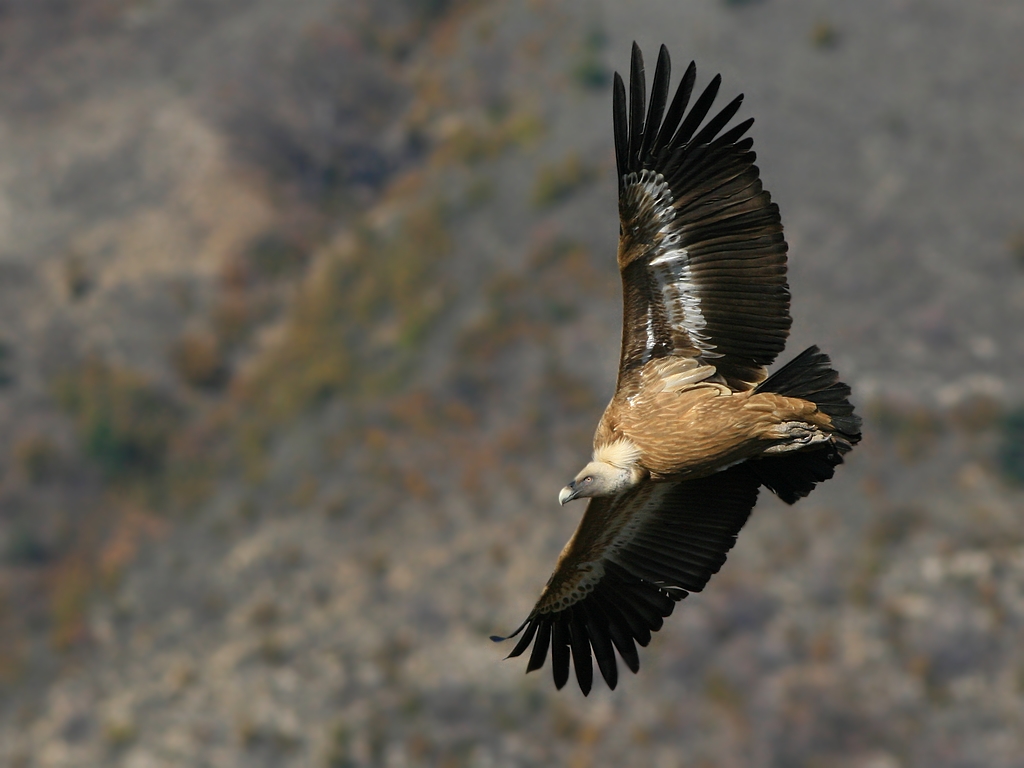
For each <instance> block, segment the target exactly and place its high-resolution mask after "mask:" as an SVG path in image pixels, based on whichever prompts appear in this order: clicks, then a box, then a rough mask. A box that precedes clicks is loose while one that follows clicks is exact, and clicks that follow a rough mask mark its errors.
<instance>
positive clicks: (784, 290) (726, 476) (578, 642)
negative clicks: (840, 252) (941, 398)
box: [492, 43, 860, 694]
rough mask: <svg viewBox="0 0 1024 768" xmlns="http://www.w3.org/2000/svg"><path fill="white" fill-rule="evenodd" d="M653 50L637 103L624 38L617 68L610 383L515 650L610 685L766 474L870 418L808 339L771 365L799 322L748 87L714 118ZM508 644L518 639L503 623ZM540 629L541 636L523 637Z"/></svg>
mask: <svg viewBox="0 0 1024 768" xmlns="http://www.w3.org/2000/svg"><path fill="white" fill-rule="evenodd" d="M669 69H670V64H669V55H668V50H667V49H666V48H665V46H662V47H661V50H660V53H659V56H658V63H657V66H656V67H655V70H654V79H653V83H652V85H651V95H650V102H649V103H646V101H647V100H646V95H647V92H646V85H645V74H644V61H643V56H642V55H641V52H640V49H639V47H638V46H637V45H636V43H634V44H633V50H632V62H631V67H630V77H629V79H630V84H629V98H628V101H627V97H626V91H625V87H624V85H623V82H622V78H621V77H620V76H619V74H618V73H616V74H615V77H614V81H613V98H612V115H613V124H614V139H615V160H616V167H617V171H618V181H619V246H618V265H619V272H620V274H621V277H622V292H623V322H622V347H621V357H620V361H619V372H618V380H617V384H616V389H615V394H614V395H613V396H612V399H611V401H610V402H609V404H608V407H607V408H606V409H605V412H604V415H603V416H602V417H601V421H600V423H599V424H598V425H597V431H596V433H595V435H594V449H593V456H592V460H591V461H590V462H589V463H588V464H587V465H586V466H584V467H583V469H582V470H580V472H579V474H577V475H576V477H575V478H574V479H573V480H572V482H570V483H569V484H568V485H566V486H565V487H564V488H563V489H562V491H561V493H559V495H558V500H559V502H561V503H562V504H565V503H567V502H569V501H572V500H573V499H581V498H587V499H589V500H590V501H589V502H588V505H587V509H586V512H585V513H584V515H583V519H582V521H581V522H580V524H579V526H578V527H577V529H576V531H575V533H574V534H573V535H572V538H571V539H570V540H569V543H568V544H566V545H565V548H564V549H563V550H562V553H561V555H560V556H559V558H558V562H557V564H556V565H555V570H554V573H552V574H551V578H550V579H549V580H548V582H547V585H546V586H545V587H544V589H543V591H542V592H541V595H540V599H539V600H538V601H537V604H536V605H535V606H534V608H533V611H532V612H531V613H530V615H529V616H528V617H527V619H526V621H525V622H523V624H522V625H521V626H520V627H519V628H518V629H517V630H516V631H515V632H513V633H512V634H511V635H509V637H515V636H517V635H520V634H521V635H522V636H521V637H520V638H519V640H518V642H517V644H516V645H515V647H514V648H513V649H512V651H511V653H510V654H509V657H516V656H520V655H521V654H523V653H525V652H526V651H527V650H528V649H530V654H529V662H528V664H527V667H526V671H527V672H530V671H533V670H535V669H539V668H540V667H542V666H543V665H544V662H545V660H546V659H547V656H548V652H549V651H550V653H551V666H552V672H553V675H554V683H555V686H556V687H557V688H559V689H561V688H562V687H563V686H564V685H565V684H566V682H567V681H568V678H569V668H570V662H571V664H572V667H573V668H574V669H575V672H576V680H577V681H578V683H579V686H580V689H581V690H582V691H583V693H584V694H587V693H589V692H590V689H591V686H592V684H593V678H594V666H593V662H594V660H595V659H596V661H597V667H598V669H599V670H600V672H601V675H602V677H604V680H605V682H606V683H607V684H608V687H609V688H615V685H616V683H617V681H618V664H617V660H616V654H617V655H618V656H620V657H621V658H622V661H624V662H625V664H626V666H627V667H629V668H630V669H631V670H632V671H633V672H636V671H637V670H638V669H639V666H640V662H639V657H638V655H637V645H638V644H639V645H641V646H646V645H647V644H648V643H649V642H650V640H651V633H652V632H656V631H658V630H659V629H661V627H662V623H663V620H664V619H665V617H666V616H668V615H669V614H671V613H672V609H673V608H674V606H675V604H676V603H677V602H678V601H680V600H682V599H683V598H684V597H686V596H687V594H689V593H690V592H700V591H701V590H702V589H703V588H704V585H705V584H707V582H708V579H709V578H710V577H711V576H712V574H714V573H717V572H718V569H719V568H721V567H722V564H723V563H724V562H725V557H726V553H727V552H728V551H729V550H730V549H731V548H732V546H733V544H734V543H735V541H736V536H737V534H738V533H739V530H740V528H742V527H743V524H744V523H745V522H746V520H747V518H748V516H749V515H750V512H751V509H752V508H753V506H754V503H755V501H756V500H757V495H758V491H759V490H760V488H761V486H764V487H765V488H767V489H768V490H769V491H771V492H772V493H774V494H775V495H777V496H778V497H779V498H780V499H782V500H783V501H784V502H786V503H788V504H792V503H794V502H795V501H797V500H798V499H800V498H802V497H804V496H806V495H807V494H808V493H810V492H811V490H812V489H813V488H814V487H815V485H817V484H818V483H820V482H822V481H824V480H827V479H829V478H830V477H832V475H833V472H834V471H835V467H836V466H837V465H839V464H841V463H842V461H843V455H844V454H845V453H847V452H848V451H850V450H851V448H852V447H853V446H854V445H855V444H856V443H857V442H858V441H859V440H860V418H859V417H858V416H856V415H855V414H854V409H853V406H852V405H851V404H850V402H849V399H848V398H849V395H850V388H849V387H848V386H847V385H846V384H843V383H842V382H841V381H840V380H839V375H838V373H836V371H835V370H833V368H832V364H831V361H830V360H829V358H828V357H827V356H826V355H825V354H824V353H822V352H821V351H820V350H819V349H818V348H817V347H813V346H812V347H810V348H809V349H806V350H804V351H803V352H801V353H800V354H799V355H797V356H796V357H795V358H793V359H792V360H790V361H789V362H788V363H787V364H786V365H784V366H782V367H781V368H779V369H778V370H776V371H775V372H774V373H772V374H771V375H768V371H767V370H766V369H767V366H770V365H771V364H772V363H773V362H774V360H775V358H776V357H777V356H778V355H779V353H780V352H782V349H783V347H784V346H785V344H786V337H787V336H788V335H789V329H790V324H791V318H790V314H789V300H790V294H789V286H788V284H787V282H786V252H787V245H786V240H785V238H784V236H783V232H782V222H781V219H780V217H779V208H778V206H777V205H776V204H775V203H773V202H772V201H771V196H770V195H769V193H768V192H767V191H766V190H765V189H764V188H763V186H762V185H761V180H760V178H759V173H758V168H757V166H756V165H754V160H755V156H754V152H753V151H752V150H751V147H752V145H753V142H752V140H751V139H750V138H744V135H745V134H746V133H747V130H748V129H749V128H750V126H751V124H752V123H753V119H752V118H748V119H746V120H744V121H742V122H740V123H738V124H736V125H735V126H733V127H731V128H728V129H727V130H726V126H727V124H728V123H729V122H730V120H732V118H733V117H734V116H735V115H736V113H737V111H738V110H739V108H740V104H741V102H742V100H743V96H742V95H740V96H737V97H736V98H735V99H733V100H732V101H730V102H729V103H728V104H727V105H726V106H725V107H723V108H722V109H721V111H718V112H717V113H715V114H714V115H713V116H712V117H710V118H708V116H709V115H711V114H712V104H713V103H714V101H715V97H716V95H717V94H718V90H719V85H720V83H721V77H720V76H716V77H715V78H714V79H713V80H712V81H711V82H710V84H709V85H708V86H707V87H706V88H705V89H704V91H703V92H702V93H701V94H700V95H699V96H698V97H697V98H696V99H695V100H694V101H693V102H692V104H691V96H692V95H693V87H694V81H695V79H696V67H695V65H694V64H693V63H692V62H691V63H690V65H689V67H688V68H687V70H686V72H685V73H684V74H683V77H682V80H681V81H680V83H679V85H678V87H677V88H676V90H675V94H674V95H673V96H672V99H671V101H669V94H670V91H669ZM492 639H493V640H495V641H496V642H497V641H502V640H506V639H508V638H504V637H497V636H495V637H492ZM531 646H532V648H531Z"/></svg>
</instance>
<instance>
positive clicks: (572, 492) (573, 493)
mask: <svg viewBox="0 0 1024 768" xmlns="http://www.w3.org/2000/svg"><path fill="white" fill-rule="evenodd" d="M578 495H579V489H578V488H577V487H576V481H575V480H574V481H573V482H571V483H569V484H568V485H567V486H565V488H563V489H562V490H560V491H559V492H558V503H559V504H565V503H566V502H568V501H572V500H573V499H575V498H576V497H577V496H578Z"/></svg>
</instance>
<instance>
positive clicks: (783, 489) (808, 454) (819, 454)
mask: <svg viewBox="0 0 1024 768" xmlns="http://www.w3.org/2000/svg"><path fill="white" fill-rule="evenodd" d="M755 391H757V392H774V393H775V394H779V395H785V396H786V397H798V398H801V399H803V400H810V401H811V402H812V403H814V404H815V405H816V406H818V410H820V411H821V412H822V413H824V414H826V415H827V416H828V417H829V418H830V419H831V420H832V427H833V428H834V430H835V431H834V432H833V433H832V436H831V439H830V440H829V441H828V442H827V443H825V444H823V445H819V446H818V447H815V448H810V449H807V450H802V451H795V452H793V453H789V454H778V455H775V456H767V457H764V458H761V459H757V460H756V461H752V462H750V468H751V470H752V471H753V472H754V473H755V474H756V475H757V477H758V479H760V480H761V483H762V484H763V485H764V486H765V487H767V488H768V489H769V490H771V491H772V492H774V493H775V494H776V495H777V496H778V497H779V498H780V499H782V500H783V501H785V502H786V503H787V504H792V503H793V502H795V501H796V500H797V499H800V498H803V497H804V496H806V495H807V494H809V493H810V492H811V491H812V490H813V489H814V486H815V485H817V484H818V483H820V482H821V481H823V480H828V479H829V478H830V477H832V475H833V474H834V473H835V468H836V467H837V466H838V465H840V464H842V463H843V454H845V453H848V452H849V451H850V450H851V449H852V448H853V446H854V445H856V444H857V443H859V442H860V437H861V435H860V425H861V420H860V417H859V416H858V415H857V414H855V413H854V412H853V404H852V403H850V401H849V397H850V388H849V387H848V386H847V385H846V384H844V383H843V382H841V381H840V380H839V374H838V373H837V372H836V371H835V370H834V369H833V368H832V361H831V360H829V358H828V355H826V354H825V353H824V352H822V351H821V350H820V349H818V348H817V347H808V348H807V349H805V350H804V351H803V352H801V353H800V354H799V355H797V356H796V357H795V358H793V359H792V360H790V361H789V362H788V363H786V364H785V365H784V366H782V368H780V369H779V370H777V371H776V372H775V373H773V374H772V375H771V376H769V377H768V378H767V379H765V380H764V381H762V382H761V383H760V384H759V385H758V386H757V389H756V390H755Z"/></svg>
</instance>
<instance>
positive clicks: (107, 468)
mask: <svg viewBox="0 0 1024 768" xmlns="http://www.w3.org/2000/svg"><path fill="white" fill-rule="evenodd" d="M54 395H55V397H56V399H57V402H58V403H59V404H60V406H61V407H62V408H63V409H64V410H65V411H67V412H68V413H69V414H70V415H71V416H72V418H73V419H74V421H75V427H76V429H77V432H78V436H79V440H80V443H81V446H82V450H83V451H84V453H85V454H86V455H87V456H89V457H90V458H91V459H93V460H94V461H96V463H97V464H99V466H100V467H101V468H102V469H103V470H104V472H105V473H106V474H107V475H108V476H110V477H112V478H127V477H130V476H133V475H138V474H146V475H148V474H152V473H153V472H156V471H157V470H159V469H161V467H162V466H163V462H164V458H165V456H166V453H167V447H168V444H169V442H170V440H171V436H172V434H173V433H174V432H175V430H176V429H177V428H178V427H179V425H180V424H181V422H182V418H183V414H182V412H181V410H180V409H179V407H178V406H177V404H176V403H175V402H174V401H173V400H172V399H171V397H170V396H169V395H167V394H165V393H164V392H162V391H161V390H159V389H157V388H156V387H155V386H153V385H152V384H151V383H150V382H149V381H148V380H147V379H146V378H144V377H142V376H140V375H139V374H137V373H134V372H133V371H129V370H126V369H123V368H118V367H116V366H114V365H111V364H110V363H107V362H105V361H103V360H100V359H99V358H90V359H89V360H87V361H86V362H85V363H83V364H82V365H80V366H79V367H77V368H75V369H73V370H70V371H68V372H66V373H64V374H62V375H61V376H59V377H58V378H57V380H56V382H55V384H54Z"/></svg>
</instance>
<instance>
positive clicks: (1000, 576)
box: [0, 0, 1024, 768]
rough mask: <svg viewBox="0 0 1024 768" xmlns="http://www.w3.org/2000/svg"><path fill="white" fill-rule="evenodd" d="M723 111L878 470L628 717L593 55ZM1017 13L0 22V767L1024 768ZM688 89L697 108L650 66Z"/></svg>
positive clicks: (480, 11) (723, 594)
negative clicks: (545, 652) (573, 498)
mask: <svg viewBox="0 0 1024 768" xmlns="http://www.w3.org/2000/svg"><path fill="white" fill-rule="evenodd" d="M634 39H635V40H637V41H638V42H639V43H640V44H641V46H642V47H643V49H644V50H645V52H646V53H647V57H648V62H649V64H653V61H654V59H655V57H656V55H657V46H658V44H660V43H662V42H664V43H666V44H667V45H668V46H669V48H670V50H671V52H672V55H673V57H674V64H675V77H678V76H679V75H680V74H681V72H682V71H683V69H684V68H685V66H686V64H687V63H688V62H689V60H690V59H691V58H692V59H696V61H697V64H698V87H703V85H704V84H705V83H706V82H707V81H708V80H709V79H710V78H711V77H712V76H713V75H714V74H715V73H717V72H721V73H722V74H723V77H724V85H723V93H722V96H723V103H724V101H725V99H726V98H730V97H731V96H732V95H734V94H736V93H739V92H745V93H746V94H747V97H746V102H745V104H744V107H743V109H742V111H741V113H740V118H744V117H746V116H750V115H753V116H756V118H757V122H756V124H755V125H754V127H753V129H752V134H751V135H753V137H754V139H755V149H756V150H757V151H758V154H759V160H758V163H759V165H760V167H761V171H762V178H763V179H764V182H765V185H766V187H767V188H768V189H769V190H771V192H772V194H773V197H774V199H775V200H776V201H778V202H779V204H780V206H781V208H782V215H783V222H784V224H785V226H786V233H787V237H788V240H789V243H790V258H791V270H790V283H791V287H792V291H793V315H794V326H793V337H792V343H791V345H790V348H789V350H788V352H787V354H786V357H788V356H792V355H793V354H795V353H796V352H798V351H799V350H800V349H802V348H803V347H804V346H806V345H808V344H810V343H818V344H820V345H821V346H822V347H823V348H824V349H825V350H826V351H828V352H829V353H830V354H831V355H832V356H833V359H834V360H835V362H836V364H837V366H838V368H839V370H840V371H841V372H842V373H843V375H844V378H845V379H846V380H847V381H848V382H849V383H850V384H852V386H853V388H854V398H853V399H854V401H855V402H856V403H857V404H858V408H859V410H860V412H861V413H862V414H863V415H864V416H865V426H864V433H865V437H864V442H863V443H862V444H861V445H860V446H859V447H858V448H857V450H855V451H854V452H853V453H852V454H851V456H850V457H849V459H848V462H847V464H846V466H844V467H842V468H841V469H840V471H839V472H838V473H837V476H836V478H835V479H834V480H832V481H830V482H828V483H826V484H824V485H823V486H821V487H820V488H819V489H818V490H816V491H815V492H814V494H813V495H812V496H811V497H810V498H809V499H807V500H805V501H803V502H801V503H800V504H798V505H796V506H795V507H792V508H789V507H785V506H784V505H782V504H781V503H779V502H778V501H776V500H775V499H773V498H769V497H767V496H766V497H764V498H762V500H761V502H760V504H759V505H758V507H757V510H756V511H755V513H754V515H753V517H752V519H751V520H750V522H749V523H748V524H747V526H746V528H745V530H744V531H743V533H742V534H741V536H740V539H739V543H738V544H737V546H736V548H735V549H734V550H733V552H732V554H731V556H730V559H729V562H728V563H727V564H726V565H725V567H724V568H723V570H722V572H721V573H720V574H719V575H718V576H716V577H715V578H714V579H712V581H711V583H710V584H709V586H708V588H707V589H706V590H705V592H704V593H702V594H700V595H694V596H691V597H690V598H689V599H687V600H686V601H685V602H683V603H681V604H680V605H679V606H678V608H677V609H676V612H675V614H674V615H673V616H672V617H671V619H670V620H668V621H667V622H666V626H665V629H664V630H663V631H662V632H660V633H658V634H657V635H656V636H655V638H654V640H653V642H652V643H651V647H650V648H649V649H647V651H646V652H645V653H643V655H642V659H641V664H642V667H641V670H640V674H639V675H637V676H633V675H626V677H625V678H623V679H621V680H620V684H619V688H618V690H616V691H614V692H609V691H608V690H607V689H606V688H604V687H603V685H602V684H601V683H598V685H597V687H596V690H595V691H594V692H593V693H592V694H591V696H590V697H589V698H587V699H584V698H583V697H582V696H581V695H580V693H579V691H578V690H575V689H573V687H572V686H570V687H568V688H567V689H566V690H564V691H562V692H560V693H556V692H555V691H554V688H553V685H552V683H551V679H550V673H549V667H545V669H544V670H543V671H542V672H540V673H535V674H531V675H530V676H528V677H527V676H524V674H523V670H524V668H525V661H524V660H523V659H518V660H514V661H502V657H503V656H504V654H505V653H507V651H508V650H510V646H508V645H506V646H495V645H493V644H492V643H491V642H490V641H489V640H488V639H487V637H488V635H489V634H492V633H496V632H497V633H504V632H508V631H510V630H511V629H513V628H514V627H516V626H517V625H518V624H519V622H520V621H522V619H523V618H524V617H525V616H526V614H527V612H528V611H529V609H530V607H531V606H532V604H533V602H534V600H535V599H536V596H537V594H538V592H539V590H540V588H541V587H542V585H543V584H544V582H545V580H546V579H547V576H548V574H549V573H550V570H551V568H552V567H553V564H554V560H555V558H556V556H557V554H558V552H559V550H560V549H561V547H562V545H563V544H564V542H565V541H566V540H567V539H568V537H569V535H570V534H571V532H572V530H573V529H574V527H575V525H576V523H577V521H578V519H579V516H580V515H581V513H582V511H583V506H582V505H571V506H569V507H566V508H565V509H560V508H559V507H558V505H557V502H556V498H555V497H556V494H557V491H558V489H559V488H560V487H561V486H562V485H563V484H564V483H565V482H566V480H567V479H569V478H570V477H571V476H572V474H573V473H574V472H576V470H577V469H578V467H579V465H580V463H581V462H582V461H583V460H584V459H585V458H586V457H587V456H588V455H589V452H590V440H591V436H592V434H593V429H594V426H595V424H596V421H597V419H598V417H599V415H600V412H601V410H602V408H603V406H604V404H605V402H606V401H607V398H608V397H609V396H610V395H611V392H612V389H613V386H614V377H615V371H616V365H617V357H618V339H619V328H620V298H619V283H618V276H617V275H616V271H615V266H614V265H615V261H614V253H615V239H616V233H617V218H616V202H615V192H616V187H615V184H616V182H615V179H614V158H613V153H612V135H611V120H610V113H611V106H610V102H611V98H610V91H611V73H612V71H613V70H615V69H618V70H619V71H625V70H627V69H628V66H629V50H630V44H631V42H632V41H633V40H634ZM1021 39H1024V5H1022V4H1020V3H1018V2H1015V1H1014V0H991V1H990V2H985V3H964V2H961V0H898V1H895V2H894V1H893V0H864V2H859V3H836V2H825V0H760V1H757V0H746V1H744V0H696V1H695V2H691V3H679V2H676V1H675V0H645V1H644V2H632V3H621V2H612V0H603V1H602V2H591V3H571V2H568V0H531V1H530V2H515V1H513V0H494V1H493V2H481V1H479V0H477V1H474V0H392V1H391V2H374V1H373V0H292V1H291V2H287V3H286V2H282V1H280V0H218V1H217V2H214V1H213V0H79V1H77V2H67V1H66V0H2V1H0V435H2V437H0V765H2V766H11V767H12V768H17V767H22V768H33V767H35V766H47V767H50V766H53V767H57V766H68V767H71V766H74V767H75V768H79V767H81V766H126V767H129V768H150V767H151V766H152V767H157V766H316V767H317V768H342V767H343V766H418V765H438V766H506V765H507V766H547V765H571V766H580V767H584V766H590V765H595V766H596V765H628V766H676V765H688V766H697V767H698V768H726V767H728V766H758V767H761V766H763V767H765V768H768V767H776V766H778V767H779V768H782V767H786V768H789V767H790V766H792V767H795V768H804V767H805V768H833V767H834V768H899V767H900V766H957V767H967V766H979V768H980V767H982V766H984V767H986V768H990V767H992V766H1021V765H1024V527H1022V522H1024V490H1022V487H1021V486H1022V484H1024V410H1022V407H1024V365H1022V361H1024V333H1022V331H1024V172H1022V171H1024V96H1022V93H1024V89H1022V81H1021V73H1022V72H1024V47H1022V46H1021V44H1020V41H1021ZM673 82H675V80H673Z"/></svg>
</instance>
